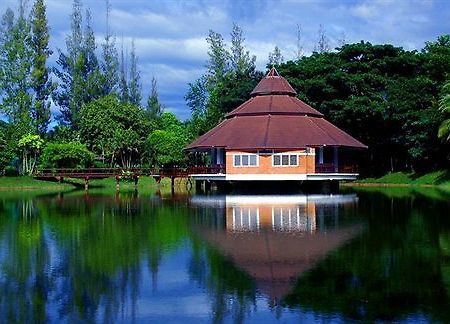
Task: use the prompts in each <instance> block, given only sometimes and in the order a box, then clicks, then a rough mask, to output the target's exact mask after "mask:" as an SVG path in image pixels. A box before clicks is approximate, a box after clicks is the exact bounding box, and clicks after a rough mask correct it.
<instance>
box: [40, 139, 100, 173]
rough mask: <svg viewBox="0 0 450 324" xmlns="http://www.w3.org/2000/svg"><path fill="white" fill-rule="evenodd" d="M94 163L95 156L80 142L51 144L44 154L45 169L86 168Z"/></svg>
mask: <svg viewBox="0 0 450 324" xmlns="http://www.w3.org/2000/svg"><path fill="white" fill-rule="evenodd" d="M93 161H94V154H93V153H92V152H90V151H89V150H88V149H87V148H86V145H84V144H81V143H80V142H68V143H50V144H48V145H47V146H46V147H45V148H44V150H43V152H42V166H43V167H45V168H86V167H88V166H91V165H92V163H93Z"/></svg>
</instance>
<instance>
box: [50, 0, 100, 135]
mask: <svg viewBox="0 0 450 324" xmlns="http://www.w3.org/2000/svg"><path fill="white" fill-rule="evenodd" d="M81 12H82V4H81V0H74V3H73V11H72V15H71V29H72V31H71V35H70V36H68V37H67V38H66V47H67V53H66V54H64V53H62V52H61V53H60V56H59V59H58V62H57V63H58V65H59V69H57V70H55V73H56V75H57V76H58V78H59V79H60V81H61V82H60V89H59V91H57V93H56V95H55V99H56V101H57V103H58V105H59V106H60V107H61V114H62V116H61V122H62V123H63V124H66V125H70V126H72V127H74V128H77V127H78V114H79V112H80V109H81V107H82V106H83V104H86V103H89V102H91V101H92V100H95V99H97V98H100V97H101V96H102V94H103V92H102V84H103V82H102V79H103V77H102V74H101V71H100V66H99V62H98V59H97V56H96V53H95V51H96V44H95V36H94V32H93V30H92V26H91V13H90V11H89V10H87V11H86V23H85V28H84V31H83V17H82V13H81Z"/></svg>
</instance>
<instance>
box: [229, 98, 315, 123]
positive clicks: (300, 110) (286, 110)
mask: <svg viewBox="0 0 450 324" xmlns="http://www.w3.org/2000/svg"><path fill="white" fill-rule="evenodd" d="M262 114H271V115H309V116H320V117H322V116H323V115H322V114H321V113H320V112H319V111H317V110H315V109H314V108H312V107H311V106H309V105H307V104H306V103H304V102H303V101H301V100H299V99H297V98H296V97H290V96H286V95H266V96H256V97H253V98H250V99H249V100H247V101H246V102H244V103H243V104H242V105H240V106H239V107H237V108H236V109H235V110H233V111H232V112H230V113H229V114H227V116H226V117H227V118H230V117H234V116H245V115H262Z"/></svg>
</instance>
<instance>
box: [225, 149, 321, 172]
mask: <svg viewBox="0 0 450 324" xmlns="http://www.w3.org/2000/svg"><path fill="white" fill-rule="evenodd" d="M305 152H306V151H305V150H298V151H289V152H282V153H287V154H295V153H297V154H298V153H302V154H305ZM248 153H255V152H243V151H227V152H226V173H227V174H304V173H314V172H315V161H316V160H315V155H299V162H300V163H299V165H298V166H272V155H269V154H268V155H260V156H259V166H257V167H253V166H247V167H234V166H233V158H234V157H233V156H234V155H235V154H248ZM280 153H281V152H280Z"/></svg>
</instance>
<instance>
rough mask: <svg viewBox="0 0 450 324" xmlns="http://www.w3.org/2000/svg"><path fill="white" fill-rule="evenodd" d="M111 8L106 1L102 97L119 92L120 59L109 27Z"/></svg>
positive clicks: (107, 0)
mask: <svg viewBox="0 0 450 324" xmlns="http://www.w3.org/2000/svg"><path fill="white" fill-rule="evenodd" d="M110 11H111V6H110V3H109V0H106V35H105V42H104V43H103V45H102V56H103V61H102V65H101V67H102V73H103V89H102V95H103V96H107V95H109V94H111V93H116V92H117V91H118V90H119V58H118V54H117V49H116V38H115V37H113V36H112V34H111V31H110V29H109V28H110V27H109V15H110Z"/></svg>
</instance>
